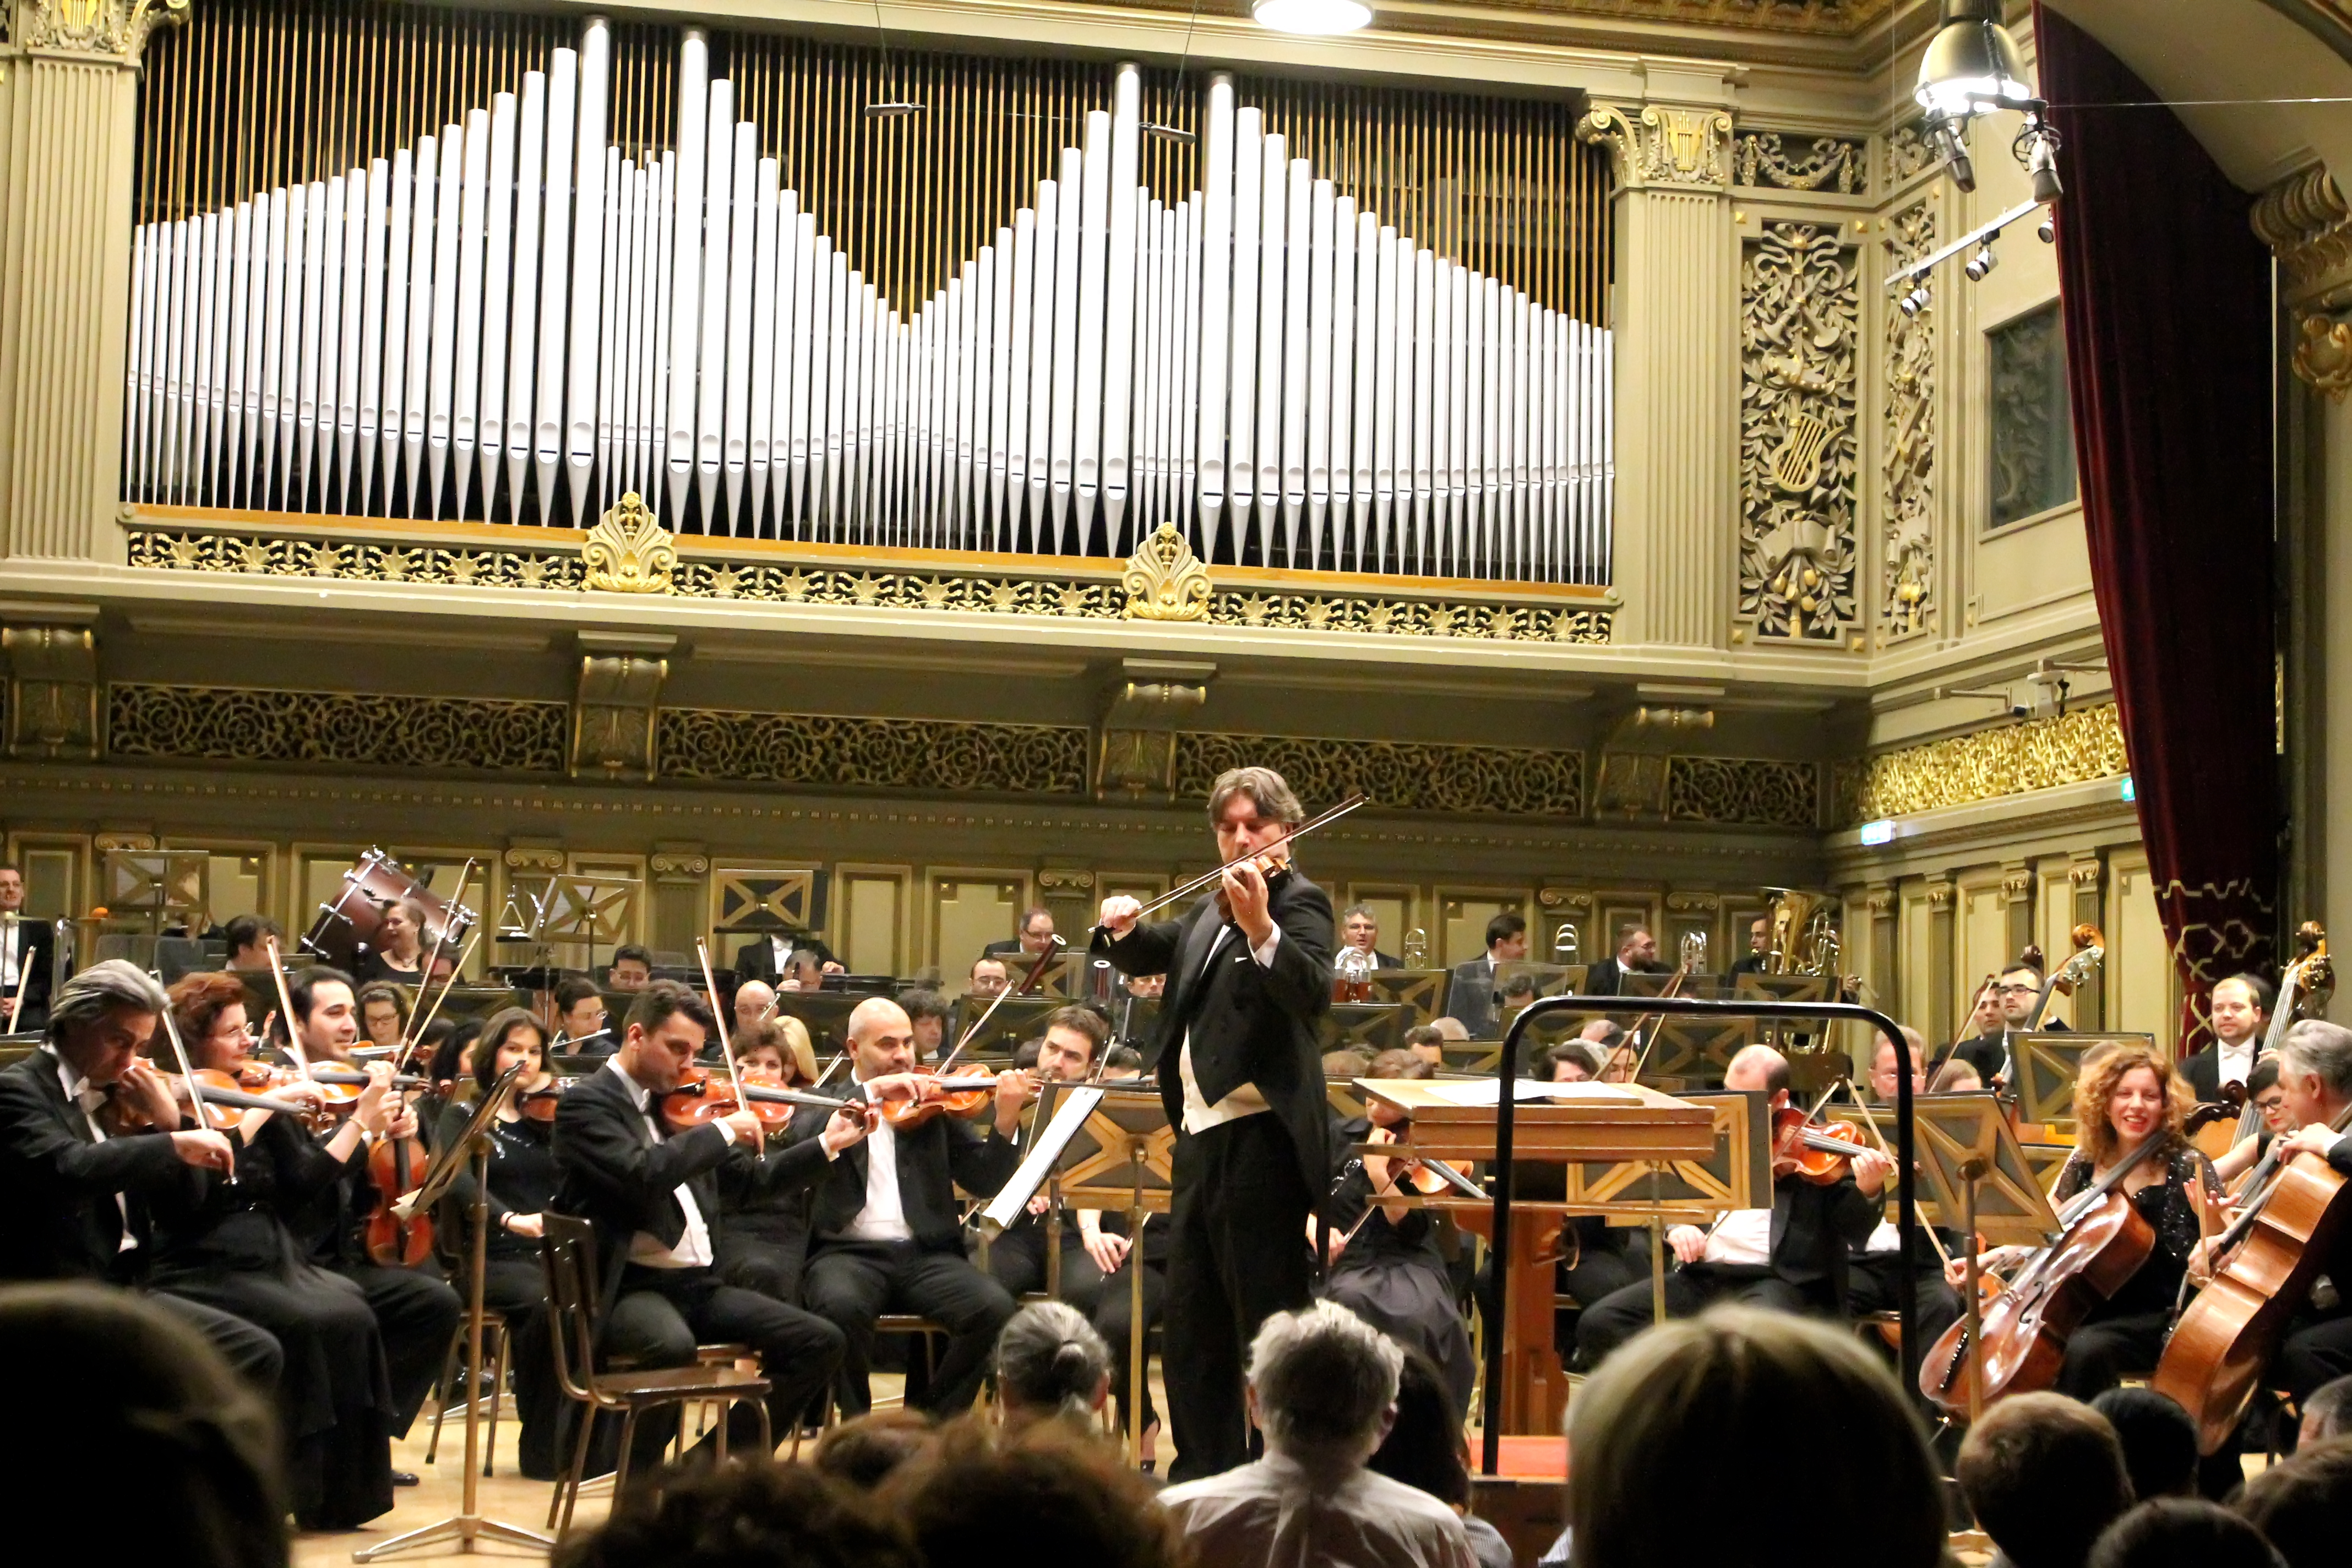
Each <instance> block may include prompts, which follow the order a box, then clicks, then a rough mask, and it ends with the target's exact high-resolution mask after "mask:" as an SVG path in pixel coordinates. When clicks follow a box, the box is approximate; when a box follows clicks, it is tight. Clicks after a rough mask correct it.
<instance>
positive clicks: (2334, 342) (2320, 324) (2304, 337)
mask: <svg viewBox="0 0 2352 1568" xmlns="http://www.w3.org/2000/svg"><path fill="white" fill-rule="evenodd" d="M2290 363H2293V365H2294V374H2295V375H2296V377H2297V378H2298V379H2299V380H2301V381H2303V382H2304V383H2305V384H2307V385H2309V386H2310V387H2311V388H2312V389H2313V390H2314V391H2315V392H2324V393H2326V395H2327V396H2328V400H2329V401H2330V402H2334V403H2341V402H2343V401H2344V395H2345V394H2346V393H2347V392H2352V325H2347V324H2346V323H2345V322H2342V321H2337V320H2336V318H2335V317H2333V316H2330V315H2327V314H2326V313H2325V312H2324V311H2319V310H2313V311H2309V312H2307V313H2306V314H2305V316H2304V317H2303V319H2302V321H2301V322H2300V330H2299V331H2297V332H2296V334H2295V342H2294V357H2293V359H2292V360H2291V362H2290Z"/></svg>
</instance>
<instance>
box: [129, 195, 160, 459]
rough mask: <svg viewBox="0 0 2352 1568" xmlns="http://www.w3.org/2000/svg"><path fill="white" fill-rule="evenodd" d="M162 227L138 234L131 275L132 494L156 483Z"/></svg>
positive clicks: (144, 228)
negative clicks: (153, 448) (152, 426)
mask: <svg viewBox="0 0 2352 1568" xmlns="http://www.w3.org/2000/svg"><path fill="white" fill-rule="evenodd" d="M157 227H158V226H156V225H153V224H148V225H142V226H141V227H140V229H139V232H138V248H137V250H136V252H135V258H136V260H135V264H134V267H133V269H132V272H131V357H130V361H129V371H128V374H127V375H126V376H125V378H124V382H125V386H126V389H127V390H128V392H129V395H130V410H131V416H130V419H129V420H128V422H127V423H128V426H129V451H128V454H127V456H128V458H129V461H130V465H131V483H132V491H131V494H132V496H133V497H134V498H135V497H136V495H137V494H138V489H139V487H141V486H144V485H147V484H150V483H152V481H153V479H154V473H153V470H152V468H151V467H150V465H149V463H148V459H147V447H148V438H147V429H148V426H149V423H150V421H151V418H152V408H151V407H150V400H151V399H152V397H153V395H154V366H153V363H152V359H151V358H150V355H151V353H152V349H151V348H150V346H149V345H150V344H151V343H152V342H153V339H154V334H155V310H156V301H155V247H156V231H157Z"/></svg>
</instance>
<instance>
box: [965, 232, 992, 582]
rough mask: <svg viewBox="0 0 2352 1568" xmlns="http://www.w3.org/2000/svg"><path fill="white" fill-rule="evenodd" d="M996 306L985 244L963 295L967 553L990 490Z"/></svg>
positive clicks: (974, 545)
mask: <svg viewBox="0 0 2352 1568" xmlns="http://www.w3.org/2000/svg"><path fill="white" fill-rule="evenodd" d="M995 301H996V249H995V247H993V246H988V245H983V246H982V247H980V254H979V255H978V256H975V257H974V258H972V260H971V267H970V268H968V269H967V270H966V272H965V282H964V290H963V310H964V332H963V353H964V361H963V385H964V386H965V387H967V388H968V389H969V390H968V391H966V392H965V394H964V399H963V406H964V416H963V439H962V450H963V451H964V452H965V453H967V454H969V455H968V457H967V458H966V460H965V463H964V466H963V469H962V479H961V483H960V484H959V485H958V487H957V503H958V505H959V506H960V507H961V509H962V512H963V516H964V518H965V520H966V521H965V548H966V549H970V550H982V549H985V548H987V546H986V545H985V544H984V543H983V542H982V541H983V540H984V538H985V534H984V532H983V531H982V530H983V527H984V520H983V519H982V516H981V496H982V492H983V491H984V490H985V489H986V488H987V475H988V392H989V382H990V379H991V372H990V365H989V351H990V348H991V347H992V342H991V333H990V323H989V320H988V316H989V310H990V309H991V307H992V306H993V305H994V303H995Z"/></svg>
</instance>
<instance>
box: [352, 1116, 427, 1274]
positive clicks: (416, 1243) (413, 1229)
mask: <svg viewBox="0 0 2352 1568" xmlns="http://www.w3.org/2000/svg"><path fill="white" fill-rule="evenodd" d="M428 1163H430V1157H429V1156H428V1155H427V1154H426V1153H425V1144H424V1143H423V1142H421V1141H420V1140H418V1139H415V1138H379V1139H377V1140H376V1141H375V1142H374V1145H373V1147H371V1148H370V1149H369V1150H368V1174H370V1175H371V1176H373V1177H374V1178H375V1184H376V1191H377V1193H378V1194H380V1196H379V1198H378V1201H377V1203H376V1206H375V1210H374V1212H373V1213H372V1214H370V1215H368V1220H367V1251H368V1256H369V1257H370V1258H373V1259H374V1260H375V1261H376V1262H378V1263H381V1264H383V1265H385V1266H386V1267H388V1268H415V1266H416V1265H418V1264H420V1263H422V1262H424V1261H425V1259H426V1258H430V1257H432V1256H433V1218H432V1216H431V1215H427V1214H425V1213H424V1212H423V1211H422V1210H418V1209H415V1205H410V1208H411V1211H412V1212H410V1213H408V1214H407V1215H405V1216H404V1215H403V1214H402V1211H401V1206H400V1200H401V1199H402V1198H404V1197H406V1196H408V1194H411V1193H413V1192H415V1190H416V1189H417V1188H418V1187H419V1186H420V1185H422V1184H424V1180H425V1166H426V1165H427V1164H428Z"/></svg>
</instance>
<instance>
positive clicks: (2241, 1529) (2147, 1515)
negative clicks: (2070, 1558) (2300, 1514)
mask: <svg viewBox="0 0 2352 1568" xmlns="http://www.w3.org/2000/svg"><path fill="white" fill-rule="evenodd" d="M2085 1568H2279V1559H2278V1553H2277V1552H2273V1551H2272V1550H2271V1543H2270V1542H2267V1541H2265V1540H2263V1532H2262V1531H2259V1530H2256V1529H2255V1528H2254V1527H2253V1526H2252V1525H2251V1524H2248V1523H2247V1522H2246V1521H2244V1520H2243V1519H2242V1518H2240V1517H2239V1516H2238V1515H2236V1514H2234V1513H2231V1511H2230V1510H2228V1509H2226V1508H2223V1507H2222V1506H2221V1504H2219V1503H2216V1502H2208V1501H2206V1500H2204V1499H2203V1498H2185V1497H2166V1498H2158V1499H2157V1500H2154V1501H2153V1502H2144V1503H2142V1504H2140V1505H2139V1506H2138V1507H2137V1508H2136V1509H2134V1510H2131V1511H2130V1512H2129V1513H2127V1514H2126V1515H2124V1516H2123V1517H2122V1518H2121V1519H2119V1520H2117V1521H2115V1523H2113V1524H2111V1525H2109V1526H2107V1531H2106V1533H2105V1535H2102V1536H2100V1537H2099V1542H2098V1544H2097V1545H2095V1546H2094V1547H2093V1548H2091V1557H2090V1561H2089V1563H2087V1564H2086V1565H2085Z"/></svg>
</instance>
